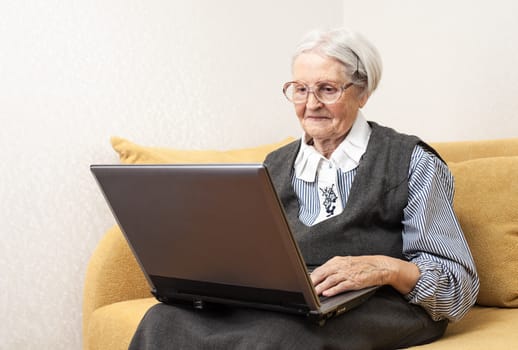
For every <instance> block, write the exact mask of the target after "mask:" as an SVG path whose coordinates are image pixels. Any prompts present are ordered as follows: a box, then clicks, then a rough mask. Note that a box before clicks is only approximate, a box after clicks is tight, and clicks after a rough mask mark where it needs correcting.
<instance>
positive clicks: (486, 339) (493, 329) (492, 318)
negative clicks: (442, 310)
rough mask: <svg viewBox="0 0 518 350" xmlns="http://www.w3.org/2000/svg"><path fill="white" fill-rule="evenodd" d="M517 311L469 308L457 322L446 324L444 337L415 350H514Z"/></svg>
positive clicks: (516, 338)
mask: <svg viewBox="0 0 518 350" xmlns="http://www.w3.org/2000/svg"><path fill="white" fill-rule="evenodd" d="M517 323H518V309H500V308H496V307H482V306H475V307H473V308H472V309H471V310H470V311H469V312H468V314H467V315H466V316H465V317H464V318H463V319H462V320H461V321H459V322H456V323H450V324H449V325H448V328H447V329H446V333H445V334H444V337H442V338H441V339H439V340H437V341H435V342H433V343H431V344H426V345H421V346H416V347H412V348H411V349H416V350H417V349H419V350H431V349H438V350H459V349H469V350H476V349H516V344H518V332H516V324H517Z"/></svg>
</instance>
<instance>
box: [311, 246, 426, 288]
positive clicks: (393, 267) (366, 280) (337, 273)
mask: <svg viewBox="0 0 518 350" xmlns="http://www.w3.org/2000/svg"><path fill="white" fill-rule="evenodd" d="M419 275H420V273H419V270H418V269H417V266H415V265H414V264H411V263H409V262H407V261H403V260H400V259H395V258H391V257H388V256H382V255H367V256H335V257H334V258H332V259H330V260H328V261H327V262H326V263H325V264H323V265H322V266H320V267H318V268H316V269H315V270H314V271H313V272H312V273H311V280H312V282H313V285H314V286H315V289H316V292H317V294H322V295H324V296H333V295H336V294H339V293H342V292H345V291H348V290H358V289H362V288H367V287H371V286H381V285H385V284H390V285H392V286H393V287H394V288H396V289H397V290H399V291H400V292H401V293H404V294H406V293H409V292H410V291H411V290H412V289H413V288H414V287H415V284H416V283H417V280H418V279H419Z"/></svg>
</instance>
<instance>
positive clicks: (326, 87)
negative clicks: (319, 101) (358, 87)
mask: <svg viewBox="0 0 518 350" xmlns="http://www.w3.org/2000/svg"><path fill="white" fill-rule="evenodd" d="M318 89H319V90H320V92H322V93H324V94H334V93H336V92H337V91H338V89H337V88H335V87H334V86H332V85H322V86H320V87H319V88H318Z"/></svg>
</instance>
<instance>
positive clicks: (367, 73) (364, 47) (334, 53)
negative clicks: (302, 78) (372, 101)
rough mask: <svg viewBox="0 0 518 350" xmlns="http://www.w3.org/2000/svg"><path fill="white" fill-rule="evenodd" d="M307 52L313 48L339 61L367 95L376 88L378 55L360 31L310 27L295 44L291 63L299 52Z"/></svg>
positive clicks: (379, 60)
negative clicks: (311, 28)
mask: <svg viewBox="0 0 518 350" xmlns="http://www.w3.org/2000/svg"><path fill="white" fill-rule="evenodd" d="M307 52H316V53H319V54H321V55H325V56H328V57H332V58H334V59H336V60H338V61H339V62H341V63H342V64H343V65H344V66H345V70H346V74H347V78H348V79H350V81H351V82H352V83H354V84H355V85H357V86H359V87H361V88H362V89H363V92H366V93H367V94H368V95H369V96H370V95H371V94H372V93H373V92H374V90H376V87H377V86H378V83H379V81H380V79H381V71H382V63H381V57H380V55H379V53H378V50H377V49H376V48H375V47H374V45H372V44H371V43H370V42H369V41H368V40H367V39H365V38H364V37H363V36H362V35H361V34H359V33H356V32H353V31H351V30H348V29H344V28H340V29H333V30H329V31H324V30H314V31H311V32H310V33H308V34H307V35H306V36H305V37H304V38H303V39H302V41H301V42H300V43H299V45H298V46H297V48H296V50H295V54H294V55H293V60H292V64H293V61H295V59H296V58H297V57H298V56H299V55H300V54H302V53H307Z"/></svg>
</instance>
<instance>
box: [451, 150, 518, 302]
mask: <svg viewBox="0 0 518 350" xmlns="http://www.w3.org/2000/svg"><path fill="white" fill-rule="evenodd" d="M449 167H450V169H451V171H452V173H453V176H454V177H455V199H454V208H455V212H456V214H457V216H458V218H459V221H460V224H461V226H462V229H463V231H464V234H465V236H466V240H467V241H468V244H469V246H470V249H471V252H472V254H473V258H474V260H475V263H476V265H477V270H478V274H479V277H480V293H479V295H478V298H477V303H478V304H480V305H486V306H500V307H518V278H516V273H517V272H518V157H493V158H480V159H474V160H469V161H465V162H460V163H451V164H449Z"/></svg>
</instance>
